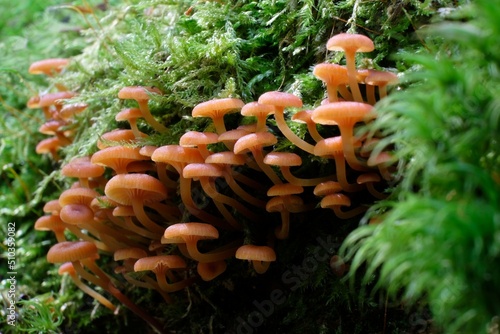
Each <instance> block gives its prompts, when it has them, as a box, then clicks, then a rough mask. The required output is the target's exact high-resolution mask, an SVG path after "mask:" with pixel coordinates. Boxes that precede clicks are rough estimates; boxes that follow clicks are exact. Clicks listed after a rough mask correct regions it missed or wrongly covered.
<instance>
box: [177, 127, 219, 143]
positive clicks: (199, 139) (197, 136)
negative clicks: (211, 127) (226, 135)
mask: <svg viewBox="0 0 500 334" xmlns="http://www.w3.org/2000/svg"><path fill="white" fill-rule="evenodd" d="M218 142H219V136H218V135H217V134H216V133H213V132H198V131H188V132H186V133H185V134H183V135H182V136H181V138H180V139H179V145H181V146H185V147H196V146H198V145H209V144H215V143H218Z"/></svg>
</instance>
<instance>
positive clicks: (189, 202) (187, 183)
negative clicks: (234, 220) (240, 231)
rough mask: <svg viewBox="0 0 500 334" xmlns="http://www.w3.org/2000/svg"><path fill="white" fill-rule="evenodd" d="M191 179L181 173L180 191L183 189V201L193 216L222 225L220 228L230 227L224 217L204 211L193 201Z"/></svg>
mask: <svg viewBox="0 0 500 334" xmlns="http://www.w3.org/2000/svg"><path fill="white" fill-rule="evenodd" d="M191 180H192V179H190V178H185V177H183V176H182V175H181V177H180V191H181V199H182V203H184V206H185V207H186V209H187V210H188V211H189V213H191V214H192V215H193V216H195V217H197V218H199V219H201V220H202V221H205V222H207V223H210V224H212V225H214V226H217V227H220V228H228V224H227V223H226V222H224V221H223V220H222V219H220V218H218V217H216V216H213V215H211V214H210V213H208V212H206V211H203V210H202V209H199V208H198V207H197V206H196V204H195V203H194V201H193V198H192V197H191Z"/></svg>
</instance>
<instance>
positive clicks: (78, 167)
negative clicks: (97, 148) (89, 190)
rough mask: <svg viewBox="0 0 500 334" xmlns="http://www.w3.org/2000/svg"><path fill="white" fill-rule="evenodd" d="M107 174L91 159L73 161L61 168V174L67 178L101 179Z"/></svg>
mask: <svg viewBox="0 0 500 334" xmlns="http://www.w3.org/2000/svg"><path fill="white" fill-rule="evenodd" d="M104 172H105V169H104V167H102V166H99V165H96V164H94V163H92V162H91V161H90V157H87V156H86V157H79V158H74V159H72V160H71V161H70V162H69V163H68V164H66V165H65V166H63V167H62V168H61V174H62V175H64V176H66V177H78V178H90V177H99V176H101V175H103V174H104Z"/></svg>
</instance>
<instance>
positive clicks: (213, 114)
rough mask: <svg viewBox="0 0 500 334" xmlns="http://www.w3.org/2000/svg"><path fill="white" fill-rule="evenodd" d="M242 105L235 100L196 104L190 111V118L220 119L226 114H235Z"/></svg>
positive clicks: (242, 103) (217, 100)
mask: <svg viewBox="0 0 500 334" xmlns="http://www.w3.org/2000/svg"><path fill="white" fill-rule="evenodd" d="M244 105H245V103H244V102H243V101H242V100H240V99H235V98H223V99H213V100H210V101H206V102H202V103H199V104H197V105H196V106H195V107H194V108H193V110H192V116H193V117H210V118H212V119H213V118H220V117H223V116H224V115H226V114H228V113H231V112H237V111H238V110H240V109H241V108H243V106H244Z"/></svg>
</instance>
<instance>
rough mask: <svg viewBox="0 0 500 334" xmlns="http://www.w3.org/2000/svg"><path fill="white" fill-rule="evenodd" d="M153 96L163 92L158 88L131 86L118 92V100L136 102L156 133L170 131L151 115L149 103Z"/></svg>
mask: <svg viewBox="0 0 500 334" xmlns="http://www.w3.org/2000/svg"><path fill="white" fill-rule="evenodd" d="M152 94H157V95H161V94H162V92H161V91H160V90H159V89H158V88H156V87H144V86H129V87H123V88H122V89H120V91H119V92H118V98H120V99H124V100H136V101H137V103H138V105H139V109H140V110H141V112H142V116H143V117H144V119H145V120H146V122H147V123H148V124H149V125H151V126H152V127H153V129H155V130H156V131H158V132H166V131H167V130H168V129H167V128H166V127H165V126H164V125H163V124H161V123H160V122H158V121H157V120H156V119H155V118H154V117H153V115H151V112H150V110H149V105H148V102H149V100H150V98H151V95H152Z"/></svg>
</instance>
